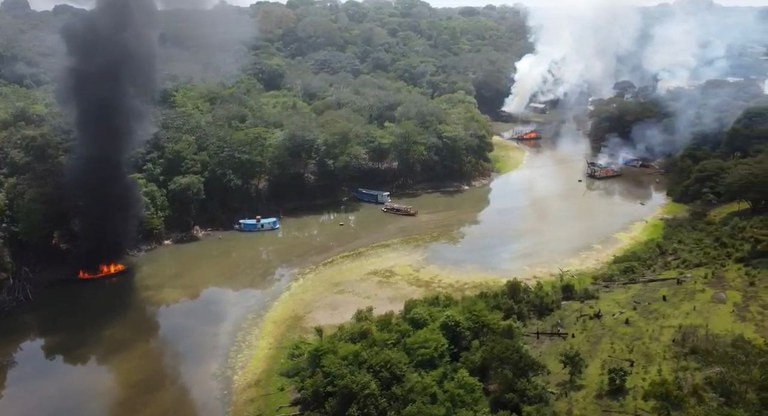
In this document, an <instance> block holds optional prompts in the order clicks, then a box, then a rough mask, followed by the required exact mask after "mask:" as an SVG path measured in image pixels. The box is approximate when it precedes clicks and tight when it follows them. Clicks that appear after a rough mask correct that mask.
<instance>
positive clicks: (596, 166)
mask: <svg viewBox="0 0 768 416" xmlns="http://www.w3.org/2000/svg"><path fill="white" fill-rule="evenodd" d="M617 176H621V169H619V168H614V167H611V166H607V165H603V164H600V163H597V162H590V161H587V177H589V178H592V179H608V178H615V177H617Z"/></svg>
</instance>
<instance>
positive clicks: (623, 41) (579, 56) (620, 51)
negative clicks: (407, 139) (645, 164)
mask: <svg viewBox="0 0 768 416" xmlns="http://www.w3.org/2000/svg"><path fill="white" fill-rule="evenodd" d="M528 17H529V20H528V22H529V25H530V28H531V40H532V43H533V44H534V51H533V52H532V53H530V54H528V55H526V56H524V57H523V58H522V59H521V60H520V61H519V62H517V63H516V72H515V74H514V81H515V83H514V85H513V87H512V91H511V95H510V96H509V98H508V99H507V101H506V103H505V106H504V110H505V111H508V112H511V113H519V112H523V111H525V110H526V107H527V106H528V105H529V104H530V103H531V102H537V101H542V102H543V101H549V100H553V99H558V100H560V102H561V103H563V104H564V105H565V106H569V105H572V104H576V106H579V105H584V106H586V104H587V103H586V97H590V96H591V97H595V98H601V99H602V98H610V97H613V96H615V95H617V93H619V92H620V91H619V90H620V89H625V90H624V91H621V93H620V95H619V96H624V97H626V98H627V99H629V100H630V101H635V102H636V103H640V104H638V107H636V108H635V110H630V109H627V108H628V107H624V110H622V109H621V107H622V106H624V104H618V103H620V102H621V101H619V102H618V103H617V102H615V101H613V102H611V103H610V105H608V107H605V106H604V107H602V109H601V110H600V111H602V112H603V113H602V114H605V112H606V111H607V112H608V113H611V112H620V111H649V110H648V109H653V108H660V109H661V110H660V112H658V113H657V114H656V115H652V116H648V118H647V119H645V120H643V121H641V122H639V123H637V124H634V126H632V128H631V131H629V132H626V131H625V132H624V133H623V134H617V133H616V132H611V131H610V128H609V129H608V130H605V129H604V126H597V129H595V128H594V123H593V129H592V130H591V131H590V138H591V139H592V140H593V143H595V142H596V143H599V144H600V145H601V148H600V152H599V154H598V155H597V157H598V161H599V162H601V163H609V164H620V163H622V162H623V161H626V160H629V159H634V158H658V157H663V156H666V155H670V154H674V153H676V152H678V151H680V150H681V149H683V148H684V147H685V146H686V145H687V144H688V143H690V141H691V140H694V138H696V137H702V136H704V135H706V134H709V133H711V132H717V131H723V130H725V129H727V128H729V127H730V126H731V124H732V123H733V122H734V121H735V120H736V118H737V117H738V116H739V114H740V113H741V112H742V111H743V110H744V109H745V108H746V107H747V106H749V105H751V104H752V103H754V102H755V100H757V99H760V98H761V97H764V94H765V93H767V92H768V80H767V78H768V65H767V64H768V61H766V56H768V50H767V49H766V46H768V36H766V35H768V24H767V23H768V8H750V7H723V6H720V5H718V4H715V3H713V2H712V1H710V0H677V1H675V2H674V3H672V4H663V5H659V6H654V7H636V6H632V5H631V2H630V1H629V0H624V1H616V0H579V1H571V2H569V3H567V4H566V5H565V6H562V7H550V8H543V7H540V8H531V9H530V10H529V16H528ZM617 83H618V84H617ZM626 91H630V92H629V93H628V94H626V95H625V92H626ZM598 102H599V101H598ZM643 102H646V104H647V105H646V104H643ZM617 105H618V107H617ZM627 105H630V106H631V104H627ZM642 106H645V107H644V108H645V110H638V108H641V107H642ZM572 108H574V107H572ZM650 111H651V112H653V111H652V110H650ZM617 114H618V113H617ZM607 117H608V119H610V117H612V116H611V114H608V115H607ZM613 120H616V117H614V119H613ZM603 122H605V119H604V120H603ZM613 122H614V123H619V122H618V121H613ZM601 128H603V130H601ZM606 133H607V134H606Z"/></svg>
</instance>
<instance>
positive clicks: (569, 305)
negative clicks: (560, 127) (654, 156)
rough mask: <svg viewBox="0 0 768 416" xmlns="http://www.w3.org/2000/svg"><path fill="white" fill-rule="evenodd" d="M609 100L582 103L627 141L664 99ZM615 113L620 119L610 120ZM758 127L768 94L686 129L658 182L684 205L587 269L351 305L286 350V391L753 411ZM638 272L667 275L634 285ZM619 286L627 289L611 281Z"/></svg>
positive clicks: (383, 411) (412, 403) (485, 410)
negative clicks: (398, 301)
mask: <svg viewBox="0 0 768 416" xmlns="http://www.w3.org/2000/svg"><path fill="white" fill-rule="evenodd" d="M608 103H609V104H606V103H599V104H598V106H597V108H596V111H593V112H592V115H591V116H592V118H593V120H594V121H597V123H598V124H601V125H602V126H603V127H597V128H604V127H605V126H608V127H609V128H615V133H616V134H619V133H620V132H621V131H625V132H627V134H626V135H625V136H624V137H625V138H624V139H623V140H626V141H631V140H632V136H631V134H629V132H631V131H632V129H633V127H634V125H636V124H639V123H642V122H644V121H647V120H649V119H650V118H652V117H656V116H658V115H661V114H663V111H659V110H658V109H660V108H661V106H660V104H653V103H651V104H648V103H647V102H640V101H634V102H633V101H625V100H624V99H623V98H621V100H620V101H619V100H618V99H616V100H614V103H618V105H610V100H608ZM657 105H658V107H657ZM649 109H650V110H649ZM621 112H627V114H621V115H618V116H617V114H620V113H621ZM629 114H633V115H629ZM663 117H671V116H668V115H665V116H663ZM619 119H623V120H625V123H628V124H627V125H623V126H620V125H619V124H618V123H617V122H613V123H614V124H613V125H612V124H611V123H612V121H611V120H619ZM767 128H768V107H765V106H759V105H758V106H754V107H749V108H747V109H746V110H745V111H743V112H742V113H741V114H740V115H737V116H736V117H735V121H733V124H732V125H731V126H730V127H727V128H724V129H721V130H719V131H718V130H715V131H714V132H712V131H710V134H707V135H701V136H697V137H695V138H694V139H693V141H692V142H691V143H690V144H689V145H688V146H687V147H686V148H685V150H684V151H683V152H682V153H680V154H679V155H677V156H674V157H672V158H671V159H670V160H669V161H668V169H669V175H668V176H669V182H670V184H669V185H670V191H669V193H670V195H671V197H672V198H673V199H675V200H677V201H681V202H685V203H686V204H688V207H689V208H688V210H687V212H688V213H687V214H685V215H679V216H676V217H672V218H669V219H666V220H664V222H660V224H659V225H660V226H662V228H661V229H660V231H659V234H658V236H657V237H655V238H650V239H649V240H648V241H645V242H642V243H639V244H636V245H634V246H633V247H632V248H630V249H629V250H628V251H626V252H625V253H623V254H621V255H619V256H617V257H615V258H614V259H613V260H612V261H611V262H609V263H608V264H607V265H605V266H604V267H601V268H600V269H598V270H596V271H588V272H583V273H582V274H581V275H578V276H576V275H573V276H572V275H570V274H567V273H565V272H563V273H561V275H560V277H559V279H557V280H554V281H551V282H549V283H546V284H543V283H542V282H538V283H536V285H534V286H530V285H527V284H524V283H522V282H520V281H517V280H512V281H510V282H507V283H506V284H505V285H504V286H503V287H502V288H499V289H497V290H486V291H483V292H481V293H479V294H477V295H472V296H467V297H463V298H454V297H451V296H448V295H437V296H431V297H427V298H424V299H418V300H411V301H408V302H406V304H405V306H404V308H403V310H402V311H401V312H399V313H388V314H385V315H382V316H374V314H373V313H372V311H371V310H370V309H369V310H361V311H359V312H358V313H357V314H356V315H355V316H354V318H353V319H352V321H351V322H349V323H346V324H344V325H341V326H340V327H339V328H337V329H335V330H334V331H333V332H331V333H326V332H330V331H326V330H324V329H323V328H316V330H315V336H314V337H312V339H310V340H309V342H307V341H301V342H297V343H295V344H294V346H293V347H292V348H291V349H290V350H289V352H288V353H287V360H286V361H287V364H286V365H285V366H284V369H283V371H282V377H285V378H286V379H287V380H289V385H291V386H292V388H293V389H295V391H296V393H297V395H296V396H295V397H294V399H293V401H292V405H294V406H295V407H296V408H297V409H298V410H299V411H301V412H303V413H302V414H307V415H344V414H365V415H395V414H398V415H484V414H498V415H511V414H514V415H555V414H597V413H591V412H592V411H600V409H602V410H606V409H607V410H610V411H611V412H612V413H621V414H623V413H624V412H630V413H626V414H634V413H631V412H638V410H641V411H643V412H644V413H643V414H645V413H647V414H658V415H673V414H681V415H704V414H706V415H713V416H714V415H723V416H725V415H756V414H762V413H761V412H764V410H765V408H766V406H767V405H768V395H766V392H768V384H766V379H765V377H762V376H760V375H759V374H762V373H763V372H764V371H765V368H766V365H768V362H766V358H765V357H766V351H765V341H764V340H765V338H764V337H766V336H767V335H768V333H766V332H765V328H764V325H762V323H763V322H764V319H765V314H764V311H765V310H766V309H765V308H766V307H768V298H766V297H765V296H764V293H765V292H764V291H765V288H766V286H765V285H766V281H765V278H766V270H767V268H768V215H766V210H767V209H768V193H767V192H768V139H767V138H768V130H767ZM594 131H595V130H593V132H594ZM649 276H651V277H652V276H657V277H662V280H663V279H669V281H670V283H669V285H668V286H656V287H653V286H651V285H652V284H646V285H642V286H634V284H635V283H639V282H640V281H642V280H644V279H647V278H648V277H649ZM675 282H676V283H675ZM662 284H663V282H662ZM625 285H626V286H625ZM622 287H627V288H636V289H613V288H622ZM670 287H671V289H670ZM723 288H728V292H727V293H728V295H726V294H725V292H722V291H723V290H724V289H723ZM710 293H714V295H712V296H713V299H714V301H712V300H709V299H708V298H706V296H709V294H710ZM662 294H664V295H663V301H662V299H661V296H662ZM702 294H706V295H704V296H705V298H706V299H707V300H706V301H703V302H702V301H700V300H699V299H700V297H701V296H702ZM737 294H738V297H737V299H742V297H744V298H748V299H749V301H748V302H747V303H739V302H738V301H734V302H735V303H733V310H732V311H730V312H729V313H728V315H730V317H728V318H718V319H720V320H721V321H722V322H717V321H715V320H713V319H712V318H710V317H709V316H710V315H709V313H710V312H709V311H710V310H717V308H725V307H726V306H725V305H719V304H718V303H725V302H726V301H725V300H724V299H725V298H726V296H737ZM667 296H670V298H672V296H675V299H678V298H679V300H674V301H673V300H672V299H670V303H668V299H667ZM602 297H604V298H605V299H604V300H598V299H599V298H602ZM638 299H643V300H644V301H645V302H640V301H638ZM651 299H653V301H651ZM660 301H661V302H660ZM671 302H674V303H671ZM659 303H660V305H658V304H659ZM643 305H644V306H643ZM657 305H658V306H657ZM729 305H730V303H729ZM697 306H698V307H699V308H700V309H699V310H698V312H697ZM727 307H728V309H730V308H731V306H727ZM603 308H606V309H603ZM608 308H611V310H610V311H609V310H608ZM624 308H626V309H624ZM682 308H684V309H685V311H683V310H682ZM690 308H692V310H691V309H690ZM627 309H630V310H631V312H627ZM758 310H759V311H761V312H757V311H758ZM641 311H644V312H641ZM749 311H751V312H749ZM609 312H611V313H613V315H611V316H608V315H607V314H608V313H609ZM644 314H645V315H644ZM689 314H690V315H689ZM576 315H578V316H576ZM656 315H658V316H660V317H657V318H654V316H656ZM617 316H620V318H617ZM630 316H631V318H630ZM681 316H690V317H689V318H681ZM585 317H586V318H585ZM661 317H663V318H661ZM580 318H585V319H582V320H581V322H579V321H580ZM649 320H650V321H649ZM614 321H616V323H615V324H614V323H613V322H614ZM646 321H649V322H646ZM731 321H732V322H733V323H727V322H731ZM563 322H568V325H572V326H571V328H570V329H571V331H573V332H572V333H570V332H565V334H567V335H564V337H563V339H562V340H557V339H555V340H554V341H538V340H537V341H532V340H531V338H526V335H528V336H530V334H531V332H530V331H534V330H536V331H538V330H539V329H540V328H559V329H557V331H561V330H562V328H563ZM720 325H722V326H720ZM717 327H719V328H722V329H721V330H719V331H718V330H713V329H714V328H717ZM608 328H611V330H608ZM660 328H663V329H660ZM552 331H555V329H552ZM566 331H568V329H566ZM742 331H743V332H742ZM537 338H538V337H537ZM532 342H536V343H537V344H536V347H535V348H532V347H530V346H529V344H530V343H532ZM646 345H648V346H649V348H653V351H654V352H653V353H651V352H650V351H643V350H642V348H645V347H646ZM537 350H538V351H537ZM655 351H657V352H655ZM622 354H625V355H622ZM626 356H629V357H630V358H625V357H626ZM555 380H559V381H557V382H555ZM596 406H597V407H596ZM595 409H597V410H595ZM613 409H615V410H613ZM267 411H269V409H267Z"/></svg>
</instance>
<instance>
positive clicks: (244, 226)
mask: <svg viewBox="0 0 768 416" xmlns="http://www.w3.org/2000/svg"><path fill="white" fill-rule="evenodd" d="M277 229H280V220H279V219H277V218H261V217H256V218H255V219H248V218H246V219H243V220H240V221H238V222H237V224H235V230H237V231H242V232H257V231H272V230H277Z"/></svg>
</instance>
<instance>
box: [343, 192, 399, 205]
mask: <svg viewBox="0 0 768 416" xmlns="http://www.w3.org/2000/svg"><path fill="white" fill-rule="evenodd" d="M352 194H353V195H354V196H355V198H357V199H359V200H361V201H363V202H370V203H372V204H386V203H387V202H392V198H390V197H389V192H384V191H372V190H370V189H363V188H357V189H356V190H355V191H354V192H352Z"/></svg>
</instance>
